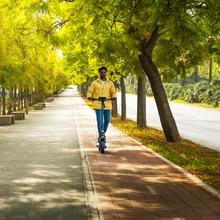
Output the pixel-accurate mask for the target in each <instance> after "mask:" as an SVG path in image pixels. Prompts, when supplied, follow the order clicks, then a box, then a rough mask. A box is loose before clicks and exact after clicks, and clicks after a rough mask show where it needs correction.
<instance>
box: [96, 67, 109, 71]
mask: <svg viewBox="0 0 220 220" xmlns="http://www.w3.org/2000/svg"><path fill="white" fill-rule="evenodd" d="M101 70H105V71H106V72H107V67H106V66H100V67H99V68H98V71H99V72H100V71H101Z"/></svg>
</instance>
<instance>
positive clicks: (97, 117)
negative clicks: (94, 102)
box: [95, 109, 103, 136]
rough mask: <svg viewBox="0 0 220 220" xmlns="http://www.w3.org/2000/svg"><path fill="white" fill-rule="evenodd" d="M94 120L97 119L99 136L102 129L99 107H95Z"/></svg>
mask: <svg viewBox="0 0 220 220" xmlns="http://www.w3.org/2000/svg"><path fill="white" fill-rule="evenodd" d="M95 112H96V121H97V127H98V132H99V136H100V135H101V134H103V131H102V110H101V109H96V110H95Z"/></svg>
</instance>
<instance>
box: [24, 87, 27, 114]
mask: <svg viewBox="0 0 220 220" xmlns="http://www.w3.org/2000/svg"><path fill="white" fill-rule="evenodd" d="M24 107H25V113H26V114H28V90H27V89H24Z"/></svg>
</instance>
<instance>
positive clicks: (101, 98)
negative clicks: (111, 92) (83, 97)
mask: <svg viewBox="0 0 220 220" xmlns="http://www.w3.org/2000/svg"><path fill="white" fill-rule="evenodd" d="M88 99H89V100H91V101H100V102H104V101H108V100H115V99H117V98H116V97H114V98H106V97H99V98H98V99H96V98H92V97H89V98H88Z"/></svg>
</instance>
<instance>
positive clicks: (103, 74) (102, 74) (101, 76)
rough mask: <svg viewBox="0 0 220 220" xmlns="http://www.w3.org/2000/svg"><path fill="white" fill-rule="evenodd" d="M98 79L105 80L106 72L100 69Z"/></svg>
mask: <svg viewBox="0 0 220 220" xmlns="http://www.w3.org/2000/svg"><path fill="white" fill-rule="evenodd" d="M99 76H100V79H106V70H105V69H102V70H100V71H99Z"/></svg>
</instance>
